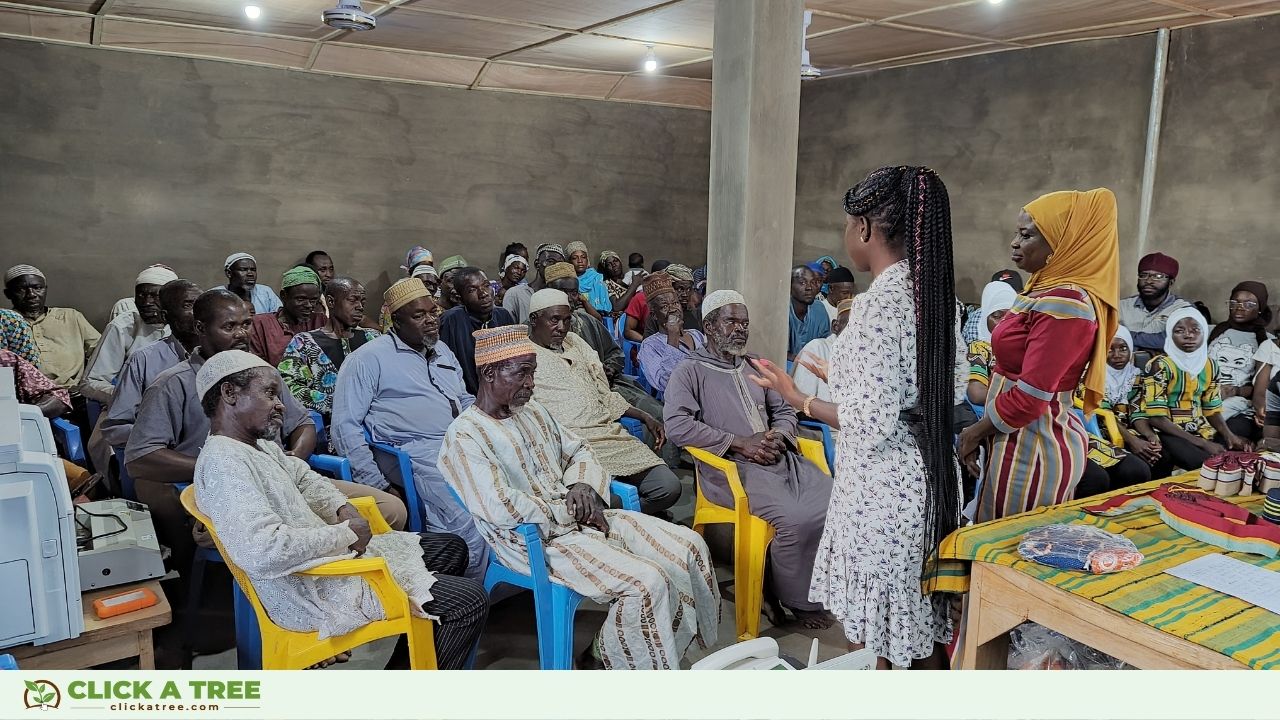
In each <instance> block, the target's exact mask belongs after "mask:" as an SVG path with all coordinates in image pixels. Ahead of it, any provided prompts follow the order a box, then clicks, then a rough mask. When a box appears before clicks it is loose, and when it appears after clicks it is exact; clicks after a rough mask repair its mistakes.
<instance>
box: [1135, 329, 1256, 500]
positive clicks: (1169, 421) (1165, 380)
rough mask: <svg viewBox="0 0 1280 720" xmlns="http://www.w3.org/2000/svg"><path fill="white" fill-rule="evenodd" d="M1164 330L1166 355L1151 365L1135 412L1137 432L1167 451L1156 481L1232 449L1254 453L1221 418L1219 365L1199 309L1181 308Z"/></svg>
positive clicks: (1158, 465)
mask: <svg viewBox="0 0 1280 720" xmlns="http://www.w3.org/2000/svg"><path fill="white" fill-rule="evenodd" d="M1165 330H1166V334H1165V341H1164V352H1165V354H1164V355H1161V356H1159V357H1155V358H1152V359H1151V362H1150V363H1148V364H1147V370H1146V373H1145V375H1144V378H1143V400H1142V406H1141V407H1140V408H1139V409H1138V411H1137V412H1135V413H1134V429H1135V430H1137V431H1138V433H1139V434H1140V435H1142V436H1143V437H1144V438H1146V439H1147V440H1148V441H1149V442H1158V443H1160V445H1161V447H1162V449H1163V458H1162V460H1161V462H1160V463H1159V464H1157V466H1156V468H1155V473H1154V475H1155V477H1164V476H1165V474H1167V473H1168V472H1169V471H1171V470H1172V469H1173V468H1174V467H1178V468H1182V469H1183V470H1188V471H1194V470H1198V469H1200V466H1201V465H1203V464H1204V461H1205V460H1208V459H1209V458H1210V457H1213V456H1214V455H1217V454H1219V453H1222V452H1225V451H1226V450H1228V449H1231V450H1247V449H1249V443H1248V441H1246V440H1244V439H1242V438H1240V437H1238V436H1237V435H1236V434H1235V433H1233V432H1231V429H1230V428H1228V427H1227V423H1226V420H1224V419H1223V417H1222V397H1221V395H1220V394H1219V393H1218V366H1217V363H1215V362H1214V361H1213V360H1211V359H1210V358H1209V349H1208V343H1207V340H1208V337H1209V325H1208V323H1206V322H1205V319H1204V316H1203V315H1201V314H1200V311H1199V310H1196V309H1195V308H1194V307H1189V308H1182V309H1181V310H1177V311H1175V312H1174V313H1173V314H1171V315H1170V316H1169V319H1168V321H1167V322H1166V323H1165Z"/></svg>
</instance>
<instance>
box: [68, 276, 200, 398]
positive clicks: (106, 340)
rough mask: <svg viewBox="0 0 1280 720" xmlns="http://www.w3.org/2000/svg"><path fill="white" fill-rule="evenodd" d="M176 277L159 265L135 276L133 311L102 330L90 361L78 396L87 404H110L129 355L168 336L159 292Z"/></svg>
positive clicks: (118, 316) (176, 277)
mask: <svg viewBox="0 0 1280 720" xmlns="http://www.w3.org/2000/svg"><path fill="white" fill-rule="evenodd" d="M177 279H178V276H177V275H176V274H175V273H174V272H173V271H172V270H170V269H169V268H166V267H164V266H162V265H152V266H151V267H149V268H146V269H145V270H143V271H142V272H140V273H138V277H137V279H136V280H135V281H134V283H133V298H132V300H133V307H134V309H133V311H132V312H126V313H121V314H120V315H117V316H115V317H114V318H112V319H111V322H108V323H107V326H106V327H105V328H103V329H102V338H101V339H100V340H98V345H97V347H96V348H95V349H94V351H93V356H92V357H90V358H89V364H88V365H87V366H86V368H85V374H84V380H83V381H81V383H80V393H81V394H82V395H84V396H85V397H87V398H89V399H90V400H96V401H98V402H100V403H102V404H103V405H104V406H105V405H110V404H111V396H112V394H113V393H114V392H115V385H114V383H115V379H116V376H117V375H119V374H120V370H121V368H123V367H124V363H125V361H126V360H128V359H129V357H130V356H131V355H133V354H134V353H136V352H138V351H140V350H142V349H143V348H145V347H147V346H148V345H150V344H151V343H153V342H156V341H158V340H160V339H161V338H163V337H164V336H165V335H168V334H169V329H168V327H167V326H166V325H165V322H164V312H163V311H162V310H161V309H160V288H161V287H163V286H164V285H165V283H168V282H170V281H171V280H177Z"/></svg>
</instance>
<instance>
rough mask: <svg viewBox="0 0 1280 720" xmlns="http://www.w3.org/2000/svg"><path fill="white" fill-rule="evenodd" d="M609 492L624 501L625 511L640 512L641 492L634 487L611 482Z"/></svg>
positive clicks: (623, 507)
mask: <svg viewBox="0 0 1280 720" xmlns="http://www.w3.org/2000/svg"><path fill="white" fill-rule="evenodd" d="M609 491H610V492H612V493H613V496H614V497H616V498H618V499H619V500H621V501H622V509H623V510H632V511H635V512H640V491H639V490H637V489H636V488H635V487H634V486H632V485H628V484H626V483H624V482H619V481H617V480H610V481H609Z"/></svg>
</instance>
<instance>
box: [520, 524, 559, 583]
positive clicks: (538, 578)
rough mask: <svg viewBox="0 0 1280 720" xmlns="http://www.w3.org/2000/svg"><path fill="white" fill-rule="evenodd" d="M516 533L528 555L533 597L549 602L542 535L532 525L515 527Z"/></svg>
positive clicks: (549, 577)
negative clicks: (521, 539)
mask: <svg viewBox="0 0 1280 720" xmlns="http://www.w3.org/2000/svg"><path fill="white" fill-rule="evenodd" d="M516 533H517V534H519V535H520V537H522V538H524V547H525V551H526V552H527V553H528V560H529V578H530V579H531V580H533V593H534V597H535V598H543V599H546V600H550V598H551V573H550V572H548V570H547V551H546V549H544V548H543V546H542V533H541V532H539V531H538V526H537V525H534V524H533V523H523V524H521V525H517V526H516ZM535 602H536V601H535Z"/></svg>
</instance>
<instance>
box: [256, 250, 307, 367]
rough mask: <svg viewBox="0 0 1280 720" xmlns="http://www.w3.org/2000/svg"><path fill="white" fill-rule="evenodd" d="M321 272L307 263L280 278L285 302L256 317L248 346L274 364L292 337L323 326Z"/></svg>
mask: <svg viewBox="0 0 1280 720" xmlns="http://www.w3.org/2000/svg"><path fill="white" fill-rule="evenodd" d="M320 286H321V280H320V276H319V275H318V274H317V273H316V271H315V270H312V269H311V268H310V267H308V266H306V265H298V266H297V267H294V268H292V269H290V270H289V271H288V272H286V273H285V274H284V275H283V276H282V277H281V278H280V294H281V295H282V296H283V299H282V302H283V304H282V305H281V306H280V309H279V310H276V311H275V312H274V313H259V314H258V315H255V316H254V318H253V329H252V331H251V332H250V333H249V347H250V349H251V350H252V351H253V354H254V355H257V356H258V357H260V358H262V359H263V360H266V361H267V364H268V365H271V366H272V367H275V366H276V365H279V364H280V359H281V358H282V357H284V349H285V348H286V347H289V343H290V342H292V341H293V337H294V336H295V335H297V334H298V333H301V332H308V331H311V330H315V329H316V328H318V327H322V326H323V325H324V322H325V319H326V318H325V314H324V311H323V310H321V309H320Z"/></svg>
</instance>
